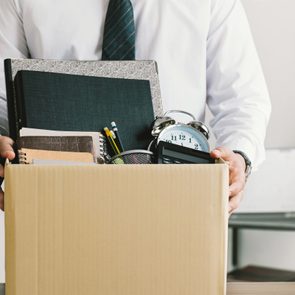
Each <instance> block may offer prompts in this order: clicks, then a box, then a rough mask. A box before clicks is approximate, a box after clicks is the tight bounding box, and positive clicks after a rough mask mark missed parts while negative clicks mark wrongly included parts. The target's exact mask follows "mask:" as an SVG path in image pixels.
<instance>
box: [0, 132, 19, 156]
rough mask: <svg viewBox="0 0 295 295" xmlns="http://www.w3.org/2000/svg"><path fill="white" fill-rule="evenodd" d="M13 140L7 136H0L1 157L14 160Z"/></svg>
mask: <svg viewBox="0 0 295 295" xmlns="http://www.w3.org/2000/svg"><path fill="white" fill-rule="evenodd" d="M12 146H13V140H12V139H11V138H9V137H7V136H0V157H1V158H8V159H9V160H12V159H14V157H15V153H14V151H13V147H12Z"/></svg>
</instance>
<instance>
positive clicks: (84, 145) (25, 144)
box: [16, 128, 106, 164]
mask: <svg viewBox="0 0 295 295" xmlns="http://www.w3.org/2000/svg"><path fill="white" fill-rule="evenodd" d="M19 133H20V137H19V138H18V139H17V141H16V144H17V150H18V154H19V162H20V163H32V162H35V163H36V159H38V160H50V159H51V158H52V156H53V159H54V160H63V158H62V156H63V155H64V156H65V159H64V160H67V161H73V162H76V161H77V159H78V157H79V156H78V155H77V154H78V153H81V158H82V160H81V161H82V162H83V161H84V160H83V159H84V158H85V157H84V156H83V153H84V154H85V153H87V154H89V155H91V162H94V163H98V164H103V163H104V162H105V151H106V149H105V140H106V139H105V137H104V135H103V134H102V133H100V132H82V131H79V132H78V131H53V130H45V129H34V128H22V129H21V130H20V132H19ZM38 151H40V153H39V152H38ZM43 151H46V152H47V153H48V154H50V156H47V155H46V154H45V153H43ZM54 152H55V153H54ZM59 152H67V153H59ZM24 155H27V159H26V158H24ZM36 155H37V157H36ZM71 155H72V156H73V157H72V158H70V156H71ZM41 156H42V157H41ZM87 159H90V157H88V158H87ZM32 160H34V161H32ZM39 162H40V161H39ZM48 163H49V162H48ZM49 164H50V163H49Z"/></svg>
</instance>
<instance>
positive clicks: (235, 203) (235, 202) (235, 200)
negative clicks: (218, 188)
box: [228, 191, 244, 214]
mask: <svg viewBox="0 0 295 295" xmlns="http://www.w3.org/2000/svg"><path fill="white" fill-rule="evenodd" d="M243 195H244V194H243V191H241V192H240V193H239V194H237V195H235V196H234V197H231V198H230V199H229V203H228V212H229V213H230V214H232V213H233V211H234V210H236V209H237V208H238V207H239V205H240V203H241V201H242V199H243Z"/></svg>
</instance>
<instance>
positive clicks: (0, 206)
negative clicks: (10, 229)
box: [0, 190, 4, 211]
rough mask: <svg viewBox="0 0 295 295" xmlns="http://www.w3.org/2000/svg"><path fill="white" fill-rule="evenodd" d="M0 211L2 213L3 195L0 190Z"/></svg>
mask: <svg viewBox="0 0 295 295" xmlns="http://www.w3.org/2000/svg"><path fill="white" fill-rule="evenodd" d="M0 209H1V210H2V211H4V193H3V191H2V190H0Z"/></svg>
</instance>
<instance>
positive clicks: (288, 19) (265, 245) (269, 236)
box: [0, 0, 295, 282]
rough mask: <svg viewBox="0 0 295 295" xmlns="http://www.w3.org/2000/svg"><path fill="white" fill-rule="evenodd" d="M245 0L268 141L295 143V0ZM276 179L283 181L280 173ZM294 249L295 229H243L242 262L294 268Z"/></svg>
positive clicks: (0, 256)
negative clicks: (264, 88) (262, 83)
mask: <svg viewBox="0 0 295 295" xmlns="http://www.w3.org/2000/svg"><path fill="white" fill-rule="evenodd" d="M242 1H243V3H244V6H245V9H246V11H247V14H248V18H249V21H250V25H251V27H252V31H253V35H254V39H255V42H256V45H257V49H258V53H259V55H260V58H261V61H262V65H263V68H264V72H265V76H266V80H267V83H268V86H269V90H270V94H271V99H272V105H273V113H272V117H271V121H270V125H269V129H268V133H267V139H266V146H267V147H268V148H278V147H279V148H286V147H288V148H290V147H294V148H295V114H294V110H295V18H294V11H295V1H294V0H242ZM281 177H282V176H281ZM276 181H279V177H278V179H276ZM287 189H288V188H286V190H287ZM294 198H295V196H294ZM3 216H4V214H3V213H2V212H1V213H0V237H1V238H0V282H4V239H3V237H4V218H3ZM294 249H295V232H272V231H243V233H242V234H241V240H240V249H239V250H240V254H241V257H240V266H243V265H247V264H255V265H263V266H270V267H277V268H284V269H291V270H295V251H294Z"/></svg>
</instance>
